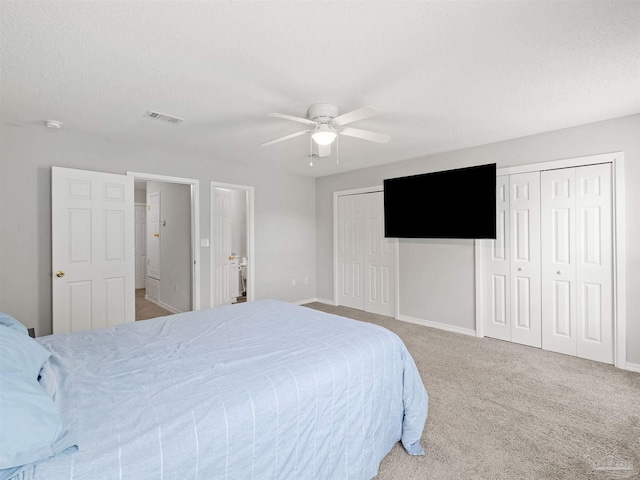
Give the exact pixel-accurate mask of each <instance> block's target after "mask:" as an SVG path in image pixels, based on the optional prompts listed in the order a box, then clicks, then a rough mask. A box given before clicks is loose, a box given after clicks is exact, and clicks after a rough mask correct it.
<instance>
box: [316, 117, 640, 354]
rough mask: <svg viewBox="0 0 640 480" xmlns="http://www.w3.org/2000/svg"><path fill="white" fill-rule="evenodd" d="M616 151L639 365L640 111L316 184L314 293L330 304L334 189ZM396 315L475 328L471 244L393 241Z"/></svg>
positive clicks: (630, 350)
mask: <svg viewBox="0 0 640 480" xmlns="http://www.w3.org/2000/svg"><path fill="white" fill-rule="evenodd" d="M617 151H623V152H624V154H625V173H626V180H625V188H626V249H627V251H626V255H627V269H626V271H627V292H628V293H627V361H628V362H631V363H634V364H640V296H639V295H637V292H640V216H639V215H638V208H637V207H638V205H640V114H639V115H633V116H628V117H622V118H617V119H613V120H607V121H603V122H597V123H593V124H589V125H583V126H579V127H574V128H568V129H563V130H557V131H552V132H547V133H541V134H538V135H532V136H529V137H523V138H517V139H513V140H507V141H504V142H498V143H493V144H489V145H483V146H479V147H473V148H468V149H464V150H458V151H454V152H448V153H442V154H437V155H430V156H427V157H424V158H418V159H414V160H407V161H403V162H398V163H394V164H390V165H384V166H378V167H371V168H367V169H363V170H358V171H354V172H349V173H344V174H340V175H333V176H329V177H323V178H319V179H317V181H316V222H317V226H316V245H317V257H316V265H317V275H318V276H317V279H316V280H317V284H318V288H317V296H318V298H321V299H326V300H331V301H332V300H333V223H332V222H333V220H332V215H333V192H334V191H340V190H349V189H353V188H361V187H369V186H374V185H382V181H383V180H384V179H385V178H393V177H399V176H403V175H414V174H418V173H426V172H432V171H438V170H447V169H452V168H460V167H466V166H470V165H476V164H484V163H493V162H496V163H497V164H498V168H500V167H508V166H514V165H524V164H529V163H539V162H545V161H552V160H560V159H565V158H574V157H582V156H588V155H596V154H600V153H607V152H617ZM399 258H400V263H399V269H400V275H399V286H400V314H401V315H406V316H409V317H414V318H419V319H422V320H429V321H435V322H440V323H444V324H447V325H452V326H456V327H462V328H466V329H475V283H474V251H473V241H471V240H431V239H424V240H408V239H402V240H400V248H399Z"/></svg>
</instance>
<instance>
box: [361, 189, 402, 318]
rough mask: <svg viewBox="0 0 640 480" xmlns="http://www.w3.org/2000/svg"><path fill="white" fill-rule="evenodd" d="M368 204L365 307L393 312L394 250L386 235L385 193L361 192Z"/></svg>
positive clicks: (368, 310)
mask: <svg viewBox="0 0 640 480" xmlns="http://www.w3.org/2000/svg"><path fill="white" fill-rule="evenodd" d="M361 196H362V197H363V199H364V202H365V203H364V204H365V219H366V221H365V224H366V229H365V238H366V242H365V243H366V252H365V264H366V266H367V268H366V271H367V275H366V276H365V291H366V292H367V294H366V296H365V299H364V310H365V311H367V312H372V313H377V314H379V315H387V316H393V315H394V313H395V312H394V309H395V280H394V278H393V277H394V272H395V258H396V257H395V250H394V249H393V248H391V247H392V245H391V243H390V242H391V240H390V239H388V238H384V205H383V202H384V197H383V193H382V192H374V193H367V194H363V195H361Z"/></svg>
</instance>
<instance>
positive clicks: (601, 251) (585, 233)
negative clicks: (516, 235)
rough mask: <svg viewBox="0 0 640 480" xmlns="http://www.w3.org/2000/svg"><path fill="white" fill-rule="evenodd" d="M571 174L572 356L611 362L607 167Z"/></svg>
mask: <svg viewBox="0 0 640 480" xmlns="http://www.w3.org/2000/svg"><path fill="white" fill-rule="evenodd" d="M575 170H576V245H577V258H576V316H577V355H578V356H579V357H582V358H588V359H591V360H597V361H600V362H606V363H613V298H612V297H613V258H612V257H613V243H612V242H613V239H612V207H613V205H612V199H611V193H612V192H611V164H608V163H607V164H600V165H590V166H586V167H577V168H576V169H575Z"/></svg>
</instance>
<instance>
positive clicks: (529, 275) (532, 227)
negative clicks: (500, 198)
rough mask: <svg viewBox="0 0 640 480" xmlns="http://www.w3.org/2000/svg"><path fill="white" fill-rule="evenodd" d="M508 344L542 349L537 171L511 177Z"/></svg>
mask: <svg viewBox="0 0 640 480" xmlns="http://www.w3.org/2000/svg"><path fill="white" fill-rule="evenodd" d="M509 190H510V214H511V215H510V216H511V218H510V254H511V255H510V257H511V262H510V273H511V275H510V278H511V296H510V300H511V314H510V318H511V341H512V342H515V343H521V344H523V345H530V346H532V347H538V348H539V347H541V345H542V339H541V335H542V329H541V305H540V302H541V292H540V277H541V275H540V262H541V259H540V172H532V173H521V174H517V175H510V177H509Z"/></svg>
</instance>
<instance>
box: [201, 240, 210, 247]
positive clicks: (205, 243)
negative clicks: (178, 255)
mask: <svg viewBox="0 0 640 480" xmlns="http://www.w3.org/2000/svg"><path fill="white" fill-rule="evenodd" d="M200 246H201V247H208V246H209V239H208V238H201V239H200Z"/></svg>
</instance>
